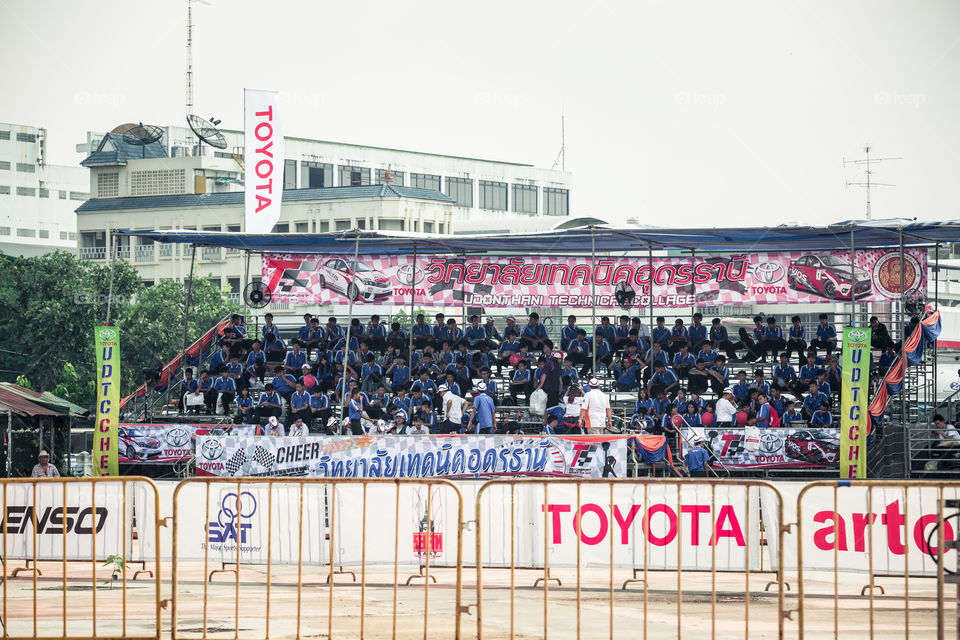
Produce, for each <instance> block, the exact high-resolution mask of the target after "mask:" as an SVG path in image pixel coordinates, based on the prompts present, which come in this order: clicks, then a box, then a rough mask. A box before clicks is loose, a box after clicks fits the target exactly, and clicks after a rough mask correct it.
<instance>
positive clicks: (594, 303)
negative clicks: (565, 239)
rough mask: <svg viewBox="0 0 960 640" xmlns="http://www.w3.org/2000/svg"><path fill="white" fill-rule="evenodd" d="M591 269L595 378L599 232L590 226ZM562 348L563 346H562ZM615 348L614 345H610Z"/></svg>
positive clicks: (594, 375) (593, 368)
mask: <svg viewBox="0 0 960 640" xmlns="http://www.w3.org/2000/svg"><path fill="white" fill-rule="evenodd" d="M590 269H591V271H592V273H593V275H592V276H591V278H590V313H591V316H590V317H591V322H592V323H593V336H594V337H593V345H592V347H593V348H592V349H590V353H591V357H592V358H593V364H592V365H591V368H590V370H591V371H592V372H593V377H594V378H596V377H597V338H596V335H597V232H596V228H595V227H594V225H590ZM561 346H562V345H561ZM610 347H611V348H613V345H610Z"/></svg>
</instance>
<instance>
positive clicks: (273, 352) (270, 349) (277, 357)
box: [263, 333, 287, 363]
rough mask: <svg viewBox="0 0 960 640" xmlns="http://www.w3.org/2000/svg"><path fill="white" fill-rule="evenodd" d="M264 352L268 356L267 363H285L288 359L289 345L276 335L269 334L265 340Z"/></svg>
mask: <svg viewBox="0 0 960 640" xmlns="http://www.w3.org/2000/svg"><path fill="white" fill-rule="evenodd" d="M264 340H265V341H266V344H264V347H263V351H264V353H265V354H266V355H267V362H271V363H272V362H283V361H284V360H285V359H286V358H287V345H286V344H284V342H283V340H282V339H281V338H279V337H278V336H277V335H276V334H273V333H268V334H267V335H266V337H265V338H264Z"/></svg>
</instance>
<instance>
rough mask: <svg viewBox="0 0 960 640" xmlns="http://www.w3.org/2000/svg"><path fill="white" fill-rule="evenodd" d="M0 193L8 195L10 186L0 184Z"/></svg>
mask: <svg viewBox="0 0 960 640" xmlns="http://www.w3.org/2000/svg"><path fill="white" fill-rule="evenodd" d="M0 195H2V196H8V195H10V187H8V186H6V185H0Z"/></svg>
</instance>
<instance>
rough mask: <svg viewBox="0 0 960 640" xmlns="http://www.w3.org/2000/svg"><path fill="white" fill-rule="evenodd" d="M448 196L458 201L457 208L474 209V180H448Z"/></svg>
mask: <svg viewBox="0 0 960 640" xmlns="http://www.w3.org/2000/svg"><path fill="white" fill-rule="evenodd" d="M447 195H448V196H450V197H451V198H453V199H454V200H456V201H457V206H459V207H467V208H473V180H471V179H470V178H447Z"/></svg>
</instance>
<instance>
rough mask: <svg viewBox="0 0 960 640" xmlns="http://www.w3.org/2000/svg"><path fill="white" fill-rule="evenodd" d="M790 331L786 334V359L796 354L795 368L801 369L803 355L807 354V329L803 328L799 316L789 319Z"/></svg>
mask: <svg viewBox="0 0 960 640" xmlns="http://www.w3.org/2000/svg"><path fill="white" fill-rule="evenodd" d="M790 322H791V326H790V331H789V332H787V359H788V360H789V359H790V354H791V353H793V352H794V351H796V352H797V366H798V367H802V366H803V363H804V360H803V354H804V353H806V352H807V348H808V347H807V329H806V327H804V326H803V324H802V322H801V320H800V316H793V317H792V318H790Z"/></svg>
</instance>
